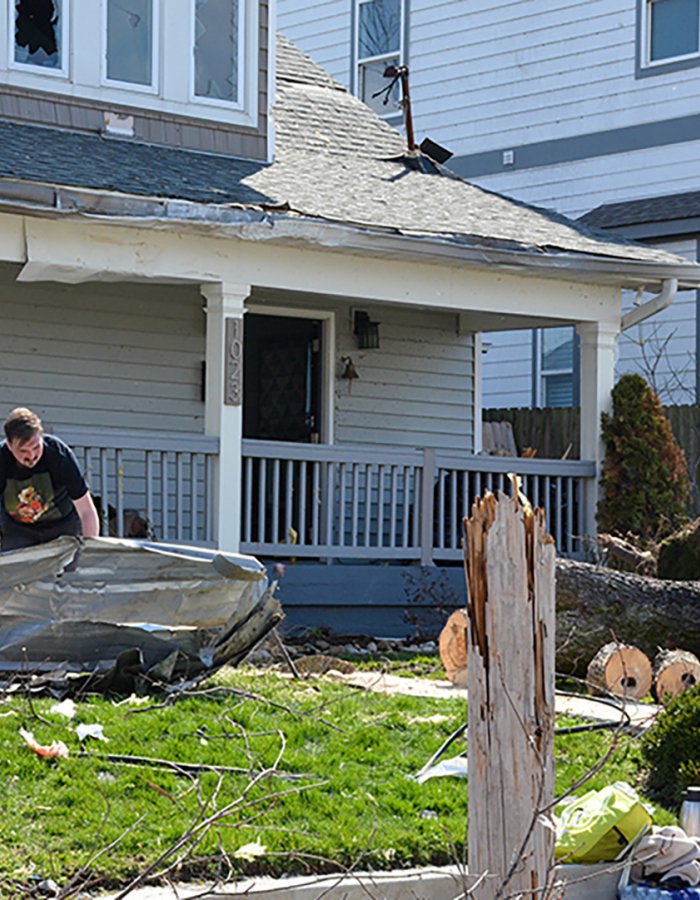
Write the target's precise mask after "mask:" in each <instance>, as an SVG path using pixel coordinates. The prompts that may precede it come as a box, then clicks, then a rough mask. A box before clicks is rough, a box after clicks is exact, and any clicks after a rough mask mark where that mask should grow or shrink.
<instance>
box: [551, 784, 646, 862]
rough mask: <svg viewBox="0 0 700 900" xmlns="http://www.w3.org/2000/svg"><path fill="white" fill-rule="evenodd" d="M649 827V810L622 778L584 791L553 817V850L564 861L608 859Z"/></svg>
mask: <svg viewBox="0 0 700 900" xmlns="http://www.w3.org/2000/svg"><path fill="white" fill-rule="evenodd" d="M650 828H651V813H650V810H649V809H647V807H646V806H645V805H644V804H643V803H642V801H641V800H640V798H639V795H638V794H637V792H636V791H635V790H634V788H632V787H630V785H629V784H627V783H626V782H624V781H616V782H615V783H614V784H610V785H608V786H607V787H604V788H602V789H601V790H599V791H588V793H586V794H584V795H583V796H581V797H577V798H575V799H574V800H573V801H572V802H570V803H568V804H567V806H566V807H565V809H564V810H563V811H562V812H561V814H560V816H559V818H558V820H557V839H556V844H555V848H554V853H555V856H556V857H557V859H561V860H565V861H566V862H567V863H598V862H612V861H613V860H616V859H618V858H620V857H621V856H622V855H623V854H624V853H626V852H627V850H628V848H629V846H630V844H632V843H633V842H634V841H635V840H637V839H638V838H639V837H640V835H642V834H644V833H645V832H647V831H648V830H649V829H650Z"/></svg>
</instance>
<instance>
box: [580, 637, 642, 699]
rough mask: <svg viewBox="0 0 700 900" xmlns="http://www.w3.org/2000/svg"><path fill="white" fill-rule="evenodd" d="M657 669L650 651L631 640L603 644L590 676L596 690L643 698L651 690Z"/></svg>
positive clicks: (594, 659)
mask: <svg viewBox="0 0 700 900" xmlns="http://www.w3.org/2000/svg"><path fill="white" fill-rule="evenodd" d="M652 677H653V672H652V668H651V661H650V660H649V657H648V656H647V655H646V653H642V651H641V650H639V649H638V648H637V647H633V646H631V645H630V644H616V643H610V644H606V645H605V646H604V647H601V648H600V650H599V651H598V652H597V653H596V655H595V656H594V657H593V659H592V660H591V661H590V663H589V665H588V672H587V674H586V680H587V681H588V689H589V691H590V692H591V693H592V694H596V693H603V694H607V693H610V694H615V695H616V696H617V697H625V698H627V699H629V700H641V699H642V697H646V695H647V694H648V693H649V691H650V690H651V681H652Z"/></svg>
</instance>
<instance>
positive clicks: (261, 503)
mask: <svg viewBox="0 0 700 900" xmlns="http://www.w3.org/2000/svg"><path fill="white" fill-rule="evenodd" d="M266 477H267V460H266V459H263V458H262V457H260V459H259V460H258V543H260V544H264V543H265V518H266V517H265V493H266V487H267V485H266V484H265V481H266ZM274 537H276V536H275V535H273V538H274Z"/></svg>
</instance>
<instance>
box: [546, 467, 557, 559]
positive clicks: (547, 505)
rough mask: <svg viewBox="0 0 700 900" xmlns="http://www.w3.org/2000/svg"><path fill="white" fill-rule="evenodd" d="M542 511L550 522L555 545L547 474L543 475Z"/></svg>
mask: <svg viewBox="0 0 700 900" xmlns="http://www.w3.org/2000/svg"><path fill="white" fill-rule="evenodd" d="M544 512H545V515H546V516H547V521H548V522H550V523H552V524H551V525H550V529H551V534H552V537H553V538H554V543H555V545H557V535H556V533H555V532H556V520H555V519H554V517H553V516H552V496H551V481H550V477H549V475H545V476H544Z"/></svg>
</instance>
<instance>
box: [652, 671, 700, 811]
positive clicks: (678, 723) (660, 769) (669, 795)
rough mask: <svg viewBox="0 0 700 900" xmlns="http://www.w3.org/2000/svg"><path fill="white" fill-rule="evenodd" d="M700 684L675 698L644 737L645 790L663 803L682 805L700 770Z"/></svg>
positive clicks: (677, 806) (668, 805) (655, 799)
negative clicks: (699, 755)
mask: <svg viewBox="0 0 700 900" xmlns="http://www.w3.org/2000/svg"><path fill="white" fill-rule="evenodd" d="M698 748H700V685H697V686H696V687H694V688H691V689H690V690H688V691H685V692H684V693H682V694H680V695H679V696H678V697H676V698H675V699H674V700H672V701H671V702H670V703H669V705H668V706H667V707H666V709H665V710H664V711H663V712H662V713H661V714H660V715H659V718H658V720H657V722H656V724H655V725H653V726H652V727H651V728H650V729H649V731H647V732H646V734H645V735H644V737H643V738H642V744H641V749H642V756H643V758H644V760H645V762H646V763H647V765H648V766H649V772H648V775H647V783H646V792H647V794H648V796H649V797H650V799H652V800H654V801H656V802H657V803H662V804H663V805H664V806H667V807H670V806H674V807H676V809H680V805H681V802H682V800H683V792H684V791H685V789H686V788H687V787H688V786H689V785H691V784H697V783H698V781H697V778H698V775H699V774H700V764H699V763H698Z"/></svg>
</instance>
